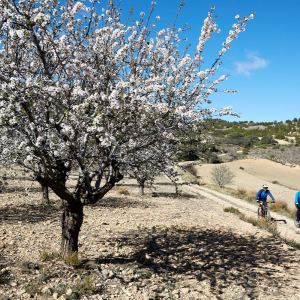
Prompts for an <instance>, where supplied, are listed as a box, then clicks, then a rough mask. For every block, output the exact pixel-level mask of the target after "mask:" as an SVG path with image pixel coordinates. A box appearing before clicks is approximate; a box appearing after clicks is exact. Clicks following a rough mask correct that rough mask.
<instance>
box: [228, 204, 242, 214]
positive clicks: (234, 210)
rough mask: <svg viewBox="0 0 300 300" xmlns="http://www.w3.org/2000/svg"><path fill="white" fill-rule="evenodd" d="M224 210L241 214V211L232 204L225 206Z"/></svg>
mask: <svg viewBox="0 0 300 300" xmlns="http://www.w3.org/2000/svg"><path fill="white" fill-rule="evenodd" d="M224 211H225V212H228V213H231V214H235V215H241V212H240V211H239V210H238V209H237V208H235V207H232V206H230V207H225V208H224Z"/></svg>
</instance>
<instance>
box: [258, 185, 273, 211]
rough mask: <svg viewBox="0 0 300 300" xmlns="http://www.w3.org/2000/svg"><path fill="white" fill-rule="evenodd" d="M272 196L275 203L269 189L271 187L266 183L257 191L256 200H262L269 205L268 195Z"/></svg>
mask: <svg viewBox="0 0 300 300" xmlns="http://www.w3.org/2000/svg"><path fill="white" fill-rule="evenodd" d="M268 196H270V198H271V199H272V203H275V198H274V197H273V195H272V193H271V192H270V190H269V187H268V186H267V185H266V184H263V186H262V189H260V190H259V191H258V192H257V193H256V202H260V201H262V202H263V204H264V205H265V206H266V205H267V197H268Z"/></svg>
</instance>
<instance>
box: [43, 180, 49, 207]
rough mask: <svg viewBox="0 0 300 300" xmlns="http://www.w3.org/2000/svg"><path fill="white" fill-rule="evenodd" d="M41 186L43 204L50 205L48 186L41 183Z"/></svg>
mask: <svg viewBox="0 0 300 300" xmlns="http://www.w3.org/2000/svg"><path fill="white" fill-rule="evenodd" d="M41 187H42V194H43V204H47V205H50V199H49V187H48V186H47V185H43V184H41Z"/></svg>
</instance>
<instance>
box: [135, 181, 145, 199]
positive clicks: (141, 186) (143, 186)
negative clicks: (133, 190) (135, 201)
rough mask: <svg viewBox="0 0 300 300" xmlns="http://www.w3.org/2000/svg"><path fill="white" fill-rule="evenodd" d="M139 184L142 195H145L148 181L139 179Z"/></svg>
mask: <svg viewBox="0 0 300 300" xmlns="http://www.w3.org/2000/svg"><path fill="white" fill-rule="evenodd" d="M137 182H138V184H139V188H140V195H142V196H143V195H145V182H146V179H145V178H138V179H137Z"/></svg>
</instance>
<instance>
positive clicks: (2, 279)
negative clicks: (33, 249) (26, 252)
mask: <svg viewBox="0 0 300 300" xmlns="http://www.w3.org/2000/svg"><path fill="white" fill-rule="evenodd" d="M5 266H6V262H5V259H4V257H3V255H2V254H1V253H0V286H1V285H4V284H8V283H9V282H10V280H11V274H10V271H9V270H5V269H4V268H5Z"/></svg>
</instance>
